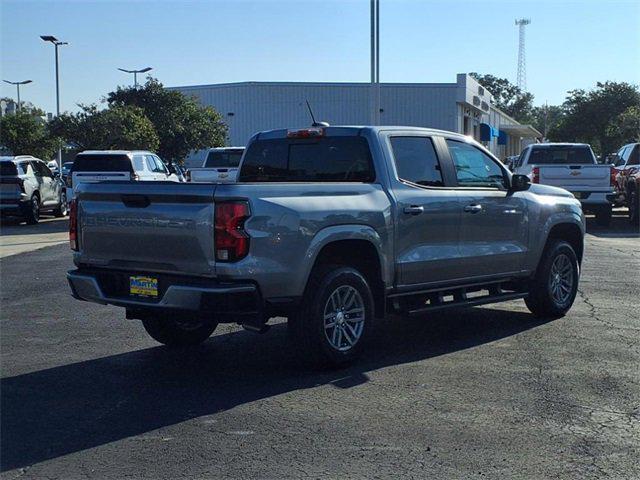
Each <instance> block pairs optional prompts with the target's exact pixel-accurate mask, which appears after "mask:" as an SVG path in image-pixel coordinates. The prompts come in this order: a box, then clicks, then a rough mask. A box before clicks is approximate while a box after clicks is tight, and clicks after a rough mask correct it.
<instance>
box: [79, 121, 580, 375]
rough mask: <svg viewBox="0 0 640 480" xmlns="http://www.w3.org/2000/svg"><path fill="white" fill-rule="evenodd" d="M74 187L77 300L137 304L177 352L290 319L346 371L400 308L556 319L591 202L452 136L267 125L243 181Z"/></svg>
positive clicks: (574, 283)
mask: <svg viewBox="0 0 640 480" xmlns="http://www.w3.org/2000/svg"><path fill="white" fill-rule="evenodd" d="M77 193H78V201H77V202H76V203H75V204H74V207H73V211H72V214H71V219H70V222H69V223H70V232H69V233H70V236H69V239H70V243H71V248H72V249H73V251H74V252H73V260H74V263H75V265H76V267H77V269H76V270H72V271H70V272H69V273H68V276H67V278H68V280H69V283H70V285H71V290H72V293H73V295H74V296H75V297H76V298H78V299H81V300H85V301H90V302H95V303H99V304H111V305H117V306H120V307H124V308H125V309H126V315H127V318H131V319H141V320H142V323H143V325H144V327H145V329H146V330H147V332H148V333H149V334H150V335H151V336H152V337H153V338H154V339H156V340H157V341H159V342H161V343H164V344H167V345H193V344H197V343H200V342H203V341H205V340H206V339H207V338H208V337H209V335H210V334H211V333H212V332H213V330H214V329H215V328H216V326H217V324H218V323H225V322H226V323H229V322H232V323H238V324H241V325H242V326H243V327H244V328H245V329H247V330H250V331H254V332H259V333H264V332H265V331H267V330H268V324H267V322H268V321H269V319H270V318H272V317H279V316H284V317H288V319H289V324H290V328H291V333H292V335H291V336H292V338H293V339H294V342H293V346H294V347H295V348H299V349H301V350H302V351H303V352H304V354H305V355H306V356H307V357H308V358H310V359H311V360H312V361H313V362H314V363H315V362H320V363H329V364H332V365H341V364H345V363H347V362H350V361H352V360H354V359H355V358H356V357H357V355H358V354H359V353H360V352H362V350H363V349H364V348H365V347H366V345H367V340H368V338H369V337H370V335H371V332H372V329H373V328H374V327H375V324H376V321H377V319H378V318H380V317H383V316H384V315H385V314H386V313H388V312H395V313H397V314H401V315H407V316H412V315H418V316H424V315H426V314H429V313H430V312H432V311H436V310H441V309H443V308H451V307H461V306H473V305H480V304H485V303H494V302H501V301H506V300H513V299H516V298H523V299H525V302H526V304H527V307H528V308H529V309H530V310H531V311H532V312H533V313H534V314H535V315H538V316H541V317H545V318H552V317H559V316H562V315H564V314H565V313H566V312H567V311H568V310H569V308H571V305H572V304H573V301H574V299H575V296H576V292H577V289H578V281H579V275H580V262H581V261H582V252H583V238H584V229H585V224H584V216H583V214H582V210H581V208H580V202H578V200H576V199H575V197H574V196H573V195H571V194H570V193H569V192H567V191H565V190H563V189H560V188H555V187H550V186H547V185H533V184H530V183H529V179H528V177H526V176H524V175H512V174H511V173H510V172H509V171H508V170H507V168H505V167H504V165H502V163H500V161H499V160H497V159H496V158H495V157H494V156H493V155H492V154H491V153H490V152H489V151H488V150H487V149H486V148H484V147H483V146H482V145H480V144H479V143H477V142H475V141H473V140H470V139H469V138H467V137H465V136H463V135H459V134H456V133H451V132H444V131H440V130H431V129H424V128H412V127H326V128H304V129H294V130H273V131H268V132H260V133H258V134H256V135H255V136H254V137H253V138H252V139H251V140H250V142H249V145H248V146H247V150H246V152H245V154H244V156H243V160H242V162H241V165H240V173H239V176H238V181H237V182H236V183H183V184H171V183H169V182H165V183H153V182H146V183H145V182H141V183H140V184H134V183H133V182H105V183H94V184H89V183H87V184H82V185H80V186H79V188H78V192H77Z"/></svg>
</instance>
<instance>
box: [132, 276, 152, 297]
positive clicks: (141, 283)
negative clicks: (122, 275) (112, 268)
mask: <svg viewBox="0 0 640 480" xmlns="http://www.w3.org/2000/svg"><path fill="white" fill-rule="evenodd" d="M129 294H130V295H133V296H136V297H144V298H158V278H157V277H151V276H149V275H132V276H130V277H129Z"/></svg>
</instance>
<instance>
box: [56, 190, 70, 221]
mask: <svg viewBox="0 0 640 480" xmlns="http://www.w3.org/2000/svg"><path fill="white" fill-rule="evenodd" d="M68 213H69V206H68V204H67V194H66V193H64V192H62V193H61V194H60V205H58V208H56V209H55V210H54V211H53V214H54V215H55V216H56V217H58V218H60V217H66V216H67V214H68Z"/></svg>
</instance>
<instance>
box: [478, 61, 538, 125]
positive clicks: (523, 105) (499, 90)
mask: <svg viewBox="0 0 640 480" xmlns="http://www.w3.org/2000/svg"><path fill="white" fill-rule="evenodd" d="M469 75H470V76H471V77H473V78H474V79H475V80H476V81H477V82H478V83H480V85H482V86H483V87H485V88H486V89H487V90H488V91H489V92H490V93H491V94H492V95H493V97H494V102H495V105H496V106H497V107H498V108H499V109H500V110H502V111H503V112H504V113H506V114H507V115H509V116H510V117H513V118H514V119H516V120H517V121H518V122H520V123H531V121H532V120H533V95H532V94H531V93H528V92H523V91H522V90H520V88H519V87H518V86H517V85H514V84H512V83H511V82H510V81H509V80H507V79H506V78H499V77H496V76H494V75H480V74H479V73H476V72H471V73H470V74H469Z"/></svg>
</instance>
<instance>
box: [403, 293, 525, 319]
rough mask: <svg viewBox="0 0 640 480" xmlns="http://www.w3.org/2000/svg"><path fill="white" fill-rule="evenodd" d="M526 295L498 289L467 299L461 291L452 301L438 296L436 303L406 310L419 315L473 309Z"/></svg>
mask: <svg viewBox="0 0 640 480" xmlns="http://www.w3.org/2000/svg"><path fill="white" fill-rule="evenodd" d="M494 292H496V291H494ZM527 295H529V294H528V293H527V292H512V293H502V291H501V290H500V289H498V290H497V292H496V293H493V292H492V293H491V294H489V295H485V296H482V297H473V298H467V295H466V292H464V291H462V292H456V294H454V295H453V297H454V299H453V300H451V301H448V302H446V301H444V300H443V296H442V295H441V294H439V295H438V296H437V298H436V302H434V303H433V304H429V305H425V306H424V307H420V308H415V309H412V310H408V311H407V314H408V315H420V314H422V313H425V312H435V311H437V310H444V309H446V308H455V307H475V306H477V305H484V304H486V303H498V302H505V301H507V300H515V299H518V298H525V297H526V296H527Z"/></svg>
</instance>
